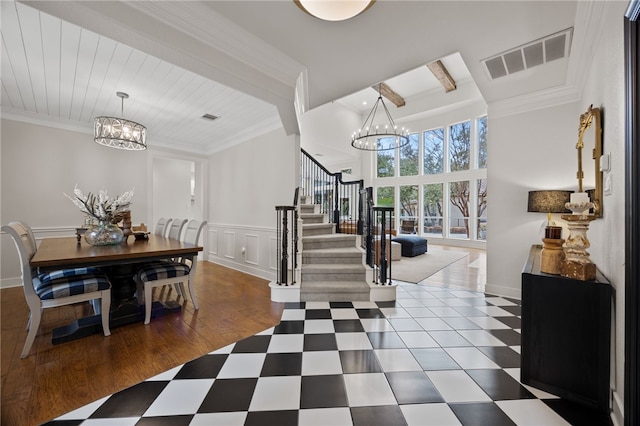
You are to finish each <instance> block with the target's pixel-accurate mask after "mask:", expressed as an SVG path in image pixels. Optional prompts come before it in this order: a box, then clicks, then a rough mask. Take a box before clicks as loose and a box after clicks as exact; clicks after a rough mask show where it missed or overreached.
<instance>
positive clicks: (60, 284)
mask: <svg viewBox="0 0 640 426" xmlns="http://www.w3.org/2000/svg"><path fill="white" fill-rule="evenodd" d="M2 230H3V231H4V232H6V233H7V234H9V235H11V237H12V238H13V242H14V243H15V245H16V248H17V249H18V255H19V257H20V263H21V266H22V283H23V285H22V287H23V289H24V296H25V299H26V300H27V305H28V306H29V310H30V314H29V322H28V323H27V330H29V332H28V333H27V340H26V341H25V343H24V347H23V349H22V354H21V355H20V357H21V358H25V357H27V356H28V355H29V351H30V350H31V346H32V345H33V342H34V340H35V338H36V335H37V333H38V327H39V326H40V319H41V318H42V310H43V309H47V308H54V307H57V306H64V305H70V304H74V303H78V302H86V301H90V302H92V305H93V307H94V310H95V311H96V313H98V312H97V311H100V312H101V316H102V331H103V333H104V335H105V336H109V335H110V334H111V331H110V330H109V310H110V308H111V283H110V282H109V279H108V278H107V276H106V275H105V274H103V273H102V271H101V270H100V269H99V268H93V267H86V268H72V269H61V270H55V271H50V272H46V273H39V272H38V271H37V270H35V269H33V268H31V264H30V261H31V258H32V257H33V255H34V254H35V253H36V250H37V248H36V240H35V238H34V236H33V232H32V231H31V228H29V226H27V225H26V224H24V223H22V222H11V223H9V225H5V226H3V227H2ZM98 299H99V300H101V304H100V305H97V304H96V303H95V302H96V301H97V300H98Z"/></svg>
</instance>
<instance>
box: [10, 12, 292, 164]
mask: <svg viewBox="0 0 640 426" xmlns="http://www.w3.org/2000/svg"><path fill="white" fill-rule="evenodd" d="M1 7H2V9H1V13H2V17H1V18H2V112H3V116H4V117H6V118H12V117H16V116H18V115H19V116H21V119H24V118H25V117H27V119H28V118H29V117H31V118H33V119H34V120H35V119H36V118H38V119H43V118H44V119H45V120H49V121H51V122H58V123H60V122H62V123H64V124H65V125H66V127H69V128H73V129H77V130H81V131H86V132H87V133H88V132H92V129H93V118H94V117H96V116H99V115H109V116H116V117H120V116H121V115H123V116H124V117H123V118H127V119H130V120H133V121H136V122H138V123H141V124H143V125H145V126H147V129H148V136H147V137H148V139H147V140H148V143H149V146H150V147H153V146H161V147H165V148H175V149H180V150H186V151H191V152H195V153H204V154H206V153H211V152H214V151H216V150H218V149H221V148H224V147H226V146H228V145H230V144H234V143H237V142H238V141H242V140H243V139H248V138H250V137H252V136H254V135H255V134H260V133H263V132H264V131H268V130H270V129H272V128H278V127H280V121H279V116H278V112H277V109H276V108H275V107H274V106H273V105H270V104H268V103H266V102H263V101H260V100H258V99H256V98H253V97H251V96H248V95H246V94H244V93H242V92H238V91H236V90H232V89H230V88H229V87H226V86H224V85H222V84H219V83H216V82H214V81H211V80H209V79H205V78H202V77H200V76H199V75H197V74H194V73H192V72H189V71H186V70H184V69H181V68H180V67H178V66H175V65H172V64H170V63H167V62H163V61H161V60H159V59H157V58H155V57H153V56H150V55H148V54H146V53H143V52H141V51H138V50H136V49H133V48H131V47H129V46H126V45H124V44H121V43H117V42H115V41H113V40H110V39H108V38H106V37H103V36H100V35H98V34H95V33H93V32H91V31H88V30H86V29H83V28H81V27H78V26H76V25H73V24H70V23H67V22H65V21H62V20H60V19H58V18H55V17H52V16H50V15H47V14H45V13H42V12H40V11H38V10H36V9H33V8H31V7H29V6H25V5H24V4H21V3H15V2H4V1H3V2H1ZM117 91H122V92H126V93H128V94H129V95H130V97H129V99H127V100H125V101H124V114H121V100H120V98H118V97H117V96H116V92H117ZM204 114H212V115H215V116H218V117H220V118H219V119H218V120H216V121H215V122H211V121H210V120H203V119H202V118H201V117H202V116H203V115H204ZM247 123H250V124H249V125H248V124H247ZM87 138H88V140H92V137H91V136H90V135H88V136H87Z"/></svg>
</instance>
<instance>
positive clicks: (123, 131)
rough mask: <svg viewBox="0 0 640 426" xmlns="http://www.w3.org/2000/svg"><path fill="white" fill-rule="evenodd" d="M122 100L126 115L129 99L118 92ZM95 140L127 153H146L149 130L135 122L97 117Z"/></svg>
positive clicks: (122, 107)
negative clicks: (125, 103)
mask: <svg viewBox="0 0 640 426" xmlns="http://www.w3.org/2000/svg"><path fill="white" fill-rule="evenodd" d="M116 96H118V97H119V98H120V99H121V110H120V111H121V113H122V115H124V100H125V99H127V98H128V97H129V95H128V94H126V93H124V92H116ZM93 130H94V138H93V140H94V141H95V142H96V143H98V144H100V145H104V146H108V147H110V148H117V149H124V150H126V151H144V150H145V149H147V128H146V127H144V126H143V125H142V124H139V123H136V122H135V121H131V120H126V119H124V118H116V117H104V116H101V117H96V118H95V120H94V126H93Z"/></svg>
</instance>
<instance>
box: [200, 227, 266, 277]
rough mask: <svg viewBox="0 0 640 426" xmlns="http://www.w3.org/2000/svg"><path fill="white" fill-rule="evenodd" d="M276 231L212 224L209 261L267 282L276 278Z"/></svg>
mask: <svg viewBox="0 0 640 426" xmlns="http://www.w3.org/2000/svg"><path fill="white" fill-rule="evenodd" d="M276 243H277V237H276V229H275V228H267V227H256V226H241V225H230V224H219V223H214V224H209V226H208V232H207V245H206V247H207V249H208V251H207V253H206V254H207V256H206V260H208V261H209V262H212V263H217V264H219V265H222V266H225V267H227V268H231V269H235V270H237V271H241V272H245V273H247V274H251V275H255V276H257V277H260V278H264V279H266V280H274V279H275V277H276V264H277V262H276V254H277V253H276V248H277V247H276V246H277V244H276Z"/></svg>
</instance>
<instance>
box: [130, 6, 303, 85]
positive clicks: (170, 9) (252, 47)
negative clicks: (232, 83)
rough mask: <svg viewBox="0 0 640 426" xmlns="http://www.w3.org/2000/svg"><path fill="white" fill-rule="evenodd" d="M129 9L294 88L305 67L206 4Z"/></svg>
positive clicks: (134, 7) (135, 7)
mask: <svg viewBox="0 0 640 426" xmlns="http://www.w3.org/2000/svg"><path fill="white" fill-rule="evenodd" d="M129 6H130V7H131V8H133V9H136V10H138V11H139V12H141V13H143V14H145V15H147V16H150V17H152V18H154V19H156V20H158V21H160V22H162V23H164V24H165V25H167V26H170V27H171V28H173V29H175V30H178V31H180V32H182V33H184V34H186V35H189V36H191V37H193V38H194V39H196V40H199V41H201V42H203V43H204V44H206V45H208V46H210V47H211V48H214V49H217V50H220V51H222V52H224V53H225V54H226V55H228V56H230V57H233V58H234V59H236V60H238V61H240V62H242V63H244V64H246V65H249V66H251V67H252V68H255V69H256V70H259V71H260V72H262V73H265V74H267V75H269V76H270V77H271V78H274V79H276V80H278V81H280V82H282V83H284V84H286V85H287V86H289V87H291V88H294V87H295V83H296V80H297V78H298V76H299V75H300V72H302V70H304V66H303V65H302V64H300V63H299V62H297V61H296V60H294V59H293V58H291V57H289V56H288V55H286V54H285V53H283V52H282V51H280V50H278V49H276V48H274V47H273V46H272V45H270V44H268V43H266V42H264V41H263V40H262V39H260V38H259V37H257V36H255V35H253V34H252V33H250V32H248V31H246V30H244V29H243V28H242V27H240V26H239V25H237V24H235V23H234V22H232V21H230V20H229V19H227V18H225V17H223V16H222V15H220V14H219V13H217V12H216V11H215V10H213V8H211V7H210V6H208V5H207V4H206V2H130V3H129Z"/></svg>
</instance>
